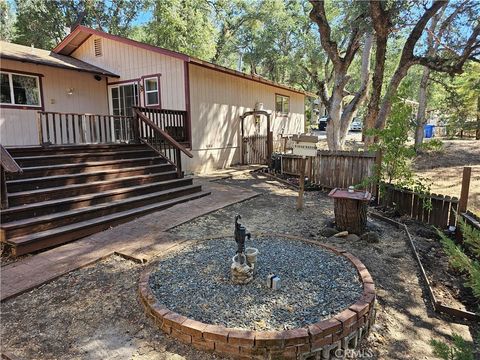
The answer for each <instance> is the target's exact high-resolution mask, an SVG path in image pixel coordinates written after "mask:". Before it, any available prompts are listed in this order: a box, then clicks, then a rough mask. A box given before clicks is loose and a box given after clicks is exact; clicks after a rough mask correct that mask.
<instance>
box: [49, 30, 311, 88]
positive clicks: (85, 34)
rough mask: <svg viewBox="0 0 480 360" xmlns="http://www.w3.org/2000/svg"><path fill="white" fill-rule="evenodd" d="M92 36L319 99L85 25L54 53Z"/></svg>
mask: <svg viewBox="0 0 480 360" xmlns="http://www.w3.org/2000/svg"><path fill="white" fill-rule="evenodd" d="M92 35H95V36H100V37H104V38H107V39H110V40H113V41H118V42H121V43H124V44H128V45H131V46H135V47H138V48H141V49H144V50H148V51H153V52H156V53H160V54H163V55H167V56H171V57H174V58H177V59H181V60H183V61H185V62H188V63H191V64H194V65H198V66H203V67H206V68H209V69H211V70H216V71H220V72H223V73H227V74H230V75H233V76H238V77H242V78H244V79H247V80H251V81H256V82H260V83H262V84H266V85H270V86H274V87H277V88H280V89H285V90H288V91H293V92H296V93H299V94H303V95H306V96H310V97H317V95H315V94H312V93H309V92H307V91H303V90H299V89H296V88H294V87H291V86H288V85H284V84H279V83H276V82H274V81H271V80H268V79H266V78H264V77H262V76H259V75H250V74H246V73H244V72H240V71H236V70H232V69H229V68H227V67H224V66H220V65H217V64H214V63H211V62H208V61H204V60H200V59H197V58H194V57H191V56H188V55H186V54H182V53H179V52H177V51H172V50H168V49H164V48H161V47H159V46H154V45H149V44H145V43H142V42H139V41H136V40H132V39H129V38H126V37H123V36H119V35H112V34H109V33H106V32H104V31H100V30H95V29H91V28H88V27H86V26H83V25H78V26H77V27H75V29H73V31H72V32H71V33H70V34H68V35H67V36H66V37H65V38H64V39H63V40H62V41H61V42H60V43H59V44H58V45H57V46H56V47H55V48H54V49H53V50H52V51H53V52H55V53H58V54H63V55H71V54H72V53H73V52H74V51H75V50H76V49H78V48H79V47H80V46H81V45H82V44H83V43H84V42H85V41H87V40H88V38H89V37H90V36H92Z"/></svg>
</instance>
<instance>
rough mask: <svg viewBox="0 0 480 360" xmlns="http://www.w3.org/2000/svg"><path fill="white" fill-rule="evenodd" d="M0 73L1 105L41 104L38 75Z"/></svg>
mask: <svg viewBox="0 0 480 360" xmlns="http://www.w3.org/2000/svg"><path fill="white" fill-rule="evenodd" d="M0 75H1V79H0V80H1V103H2V105H7V104H9V105H27V106H35V107H40V106H41V104H40V81H39V78H38V76H33V75H22V74H15V73H7V72H2V73H0Z"/></svg>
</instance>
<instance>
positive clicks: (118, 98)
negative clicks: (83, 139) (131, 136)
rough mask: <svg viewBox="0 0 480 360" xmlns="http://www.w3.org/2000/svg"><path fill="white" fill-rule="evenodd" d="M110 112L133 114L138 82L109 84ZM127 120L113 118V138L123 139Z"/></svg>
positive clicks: (127, 127)
mask: <svg viewBox="0 0 480 360" xmlns="http://www.w3.org/2000/svg"><path fill="white" fill-rule="evenodd" d="M109 89H110V92H109V97H110V112H111V114H112V115H121V116H133V109H132V108H133V107H134V106H137V105H138V104H139V98H138V84H137V83H129V84H118V85H110V87H109ZM128 124H129V122H128V121H125V120H120V119H119V120H113V124H112V125H113V126H112V129H113V134H112V136H113V137H114V139H125V138H126V136H125V132H126V131H129V130H130V128H129V126H128Z"/></svg>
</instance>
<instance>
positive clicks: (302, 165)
mask: <svg viewBox="0 0 480 360" xmlns="http://www.w3.org/2000/svg"><path fill="white" fill-rule="evenodd" d="M306 164H307V159H305V157H302V159H301V160H300V183H299V185H300V189H299V191H298V198H297V210H302V209H303V192H304V190H305V165H306Z"/></svg>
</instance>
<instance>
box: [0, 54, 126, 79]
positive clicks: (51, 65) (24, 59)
mask: <svg viewBox="0 0 480 360" xmlns="http://www.w3.org/2000/svg"><path fill="white" fill-rule="evenodd" d="M0 59H5V60H12V61H19V62H24V63H30V64H36V65H43V66H49V67H54V68H59V69H65V70H72V71H79V72H85V73H89V74H94V75H101V76H107V77H114V78H119V77H120V75H117V74H114V73H112V72H109V71H105V72H102V71H95V70H87V69H78V68H72V67H69V66H62V65H60V64H48V63H44V62H41V61H35V60H31V59H27V58H18V57H15V56H8V55H4V54H2V55H1V56H0Z"/></svg>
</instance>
